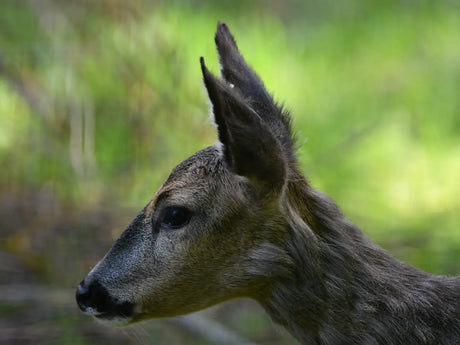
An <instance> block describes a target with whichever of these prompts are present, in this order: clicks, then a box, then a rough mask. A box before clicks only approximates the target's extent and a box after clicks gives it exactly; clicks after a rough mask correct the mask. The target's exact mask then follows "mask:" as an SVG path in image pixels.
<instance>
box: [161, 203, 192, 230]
mask: <svg viewBox="0 0 460 345" xmlns="http://www.w3.org/2000/svg"><path fill="white" fill-rule="evenodd" d="M190 218H192V212H191V211H189V210H188V209H186V208H185V207H179V206H171V207H167V208H165V210H164V211H163V218H162V220H161V226H162V227H164V228H167V229H179V228H181V227H183V226H185V225H187V223H188V222H189V221H190Z"/></svg>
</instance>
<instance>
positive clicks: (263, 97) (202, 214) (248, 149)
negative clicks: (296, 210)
mask: <svg viewBox="0 0 460 345" xmlns="http://www.w3.org/2000/svg"><path fill="white" fill-rule="evenodd" d="M215 41H216V45H217V50H218V53H219V56H220V64H221V67H222V69H221V74H222V79H219V78H216V77H215V76H214V75H212V74H211V72H209V70H208V69H207V68H206V65H205V63H204V59H203V58H201V59H200V62H201V69H202V73H203V79H204V84H205V86H206V89H207V91H208V95H209V98H210V100H211V103H212V110H213V113H214V118H215V122H216V124H217V130H218V137H219V142H218V143H217V144H215V145H214V146H210V147H208V148H205V149H203V150H201V151H199V152H197V153H196V154H194V155H193V156H191V157H190V158H188V159H186V160H185V161H183V162H182V163H180V164H179V165H178V166H177V167H176V168H175V169H174V170H173V171H172V173H171V175H170V176H169V178H168V179H167V180H166V182H165V183H164V184H163V185H162V186H161V187H160V189H159V190H158V191H157V192H156V194H155V196H154V197H153V199H152V200H151V201H150V202H149V203H148V204H147V205H146V206H145V208H144V209H143V210H142V211H141V212H140V213H139V215H138V216H137V217H136V218H135V219H134V220H133V222H132V223H131V224H130V225H129V227H128V228H127V229H126V230H125V231H124V233H123V234H122V235H121V237H120V238H119V239H118V240H117V241H116V243H115V244H114V246H113V248H112V249H110V251H109V252H108V253H107V254H106V255H105V257H104V258H103V259H102V260H101V261H100V262H99V263H98V264H97V265H96V266H95V267H94V268H93V269H92V271H91V272H90V273H89V274H88V276H87V277H86V278H85V279H84V280H83V281H82V282H81V283H80V285H79V286H78V289H77V295H76V297H77V302H78V305H79V307H80V308H81V309H82V310H83V311H84V312H85V313H87V314H89V315H93V316H95V317H96V318H98V319H100V320H105V321H111V322H116V323H122V324H124V323H130V322H133V321H138V320H142V319H146V318H155V317H171V316H176V315H180V314H185V313H189V312H193V311H196V310H199V309H203V308H206V307H209V306H211V305H214V304H217V303H220V302H223V301H226V300H229V299H233V298H237V297H251V298H255V299H258V300H263V299H265V298H266V297H267V296H268V295H269V294H270V293H271V289H272V286H273V284H274V283H273V282H274V278H276V277H283V276H286V275H289V274H290V269H291V266H292V259H291V257H290V256H289V255H287V253H286V252H285V251H284V250H282V249H281V247H282V243H284V242H285V240H286V233H287V229H288V220H287V218H288V217H287V214H288V213H289V212H290V211H289V210H288V209H286V207H287V206H286V202H285V200H284V199H285V194H286V192H285V191H286V188H287V181H288V179H289V178H292V171H293V170H292V166H293V165H295V164H296V160H295V155H294V150H293V144H292V139H291V132H290V128H289V127H290V126H289V117H288V115H287V114H286V113H285V112H283V110H282V109H281V108H279V107H278V106H277V105H276V104H275V103H274V102H273V100H272V98H271V97H270V95H269V94H268V92H267V91H266V90H265V88H264V86H263V84H262V82H261V81H260V79H259V78H258V76H257V75H256V74H255V73H254V72H253V71H252V69H251V68H249V67H248V65H247V64H246V62H245V60H244V59H243V57H242V56H241V55H240V53H239V51H238V48H237V46H236V43H235V40H234V39H233V37H232V35H231V33H230V31H229V29H228V27H227V26H226V24H224V23H219V24H218V28H217V33H216V36H215ZM296 178H298V176H296Z"/></svg>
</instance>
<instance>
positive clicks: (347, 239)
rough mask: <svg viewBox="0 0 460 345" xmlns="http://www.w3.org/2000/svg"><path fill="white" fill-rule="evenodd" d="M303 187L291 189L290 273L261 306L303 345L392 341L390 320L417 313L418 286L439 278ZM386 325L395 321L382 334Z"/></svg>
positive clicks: (319, 195) (288, 250)
mask: <svg viewBox="0 0 460 345" xmlns="http://www.w3.org/2000/svg"><path fill="white" fill-rule="evenodd" d="M295 188H298V186H297V187H295ZM301 188H302V190H290V191H288V193H291V195H294V197H293V198H292V199H291V200H290V201H289V202H288V203H287V204H288V206H287V211H286V212H287V213H289V217H288V218H289V224H288V226H287V228H288V235H287V237H288V240H287V241H286V242H285V243H284V248H283V249H284V251H285V252H287V253H288V255H289V256H290V257H291V258H292V266H291V267H289V271H290V274H285V275H284V276H283V277H282V278H280V279H278V281H277V282H276V284H275V285H274V287H273V289H272V290H271V294H270V295H269V297H268V298H267V299H265V300H264V301H261V304H262V306H263V307H264V308H265V309H266V311H267V312H268V314H269V315H270V316H271V318H272V319H273V320H274V321H275V322H277V323H278V324H280V325H282V326H284V327H285V328H287V329H288V331H290V333H291V334H293V335H294V336H295V337H296V338H297V339H298V340H299V341H300V342H301V343H302V344H351V343H353V344H361V343H362V344H364V343H386V340H388V339H391V336H393V337H395V336H397V335H395V334H393V333H391V329H392V327H391V323H392V322H394V321H397V320H404V317H406V316H410V313H409V312H408V311H407V310H406V309H407V308H408V306H410V305H411V304H413V301H410V299H411V298H413V296H414V295H413V293H412V292H413V291H414V286H417V285H419V286H421V284H423V282H424V281H427V280H429V279H431V278H430V277H432V276H431V275H429V274H427V273H425V272H422V271H420V270H418V269H416V268H413V267H411V266H409V265H406V264H405V263H402V262H400V261H398V260H397V259H394V258H393V257H391V256H390V255H389V254H388V253H386V252H385V251H384V250H382V249H381V248H380V247H378V246H377V245H376V244H374V243H373V242H372V241H371V240H370V239H368V238H367V237H366V236H365V235H364V234H363V233H362V232H361V231H360V230H359V229H358V228H357V227H356V226H354V225H353V224H352V223H351V222H350V221H348V220H347V219H346V218H345V217H344V216H343V215H342V213H341V212H340V211H339V210H338V208H337V206H336V205H335V204H334V203H333V202H332V200H330V199H329V198H328V197H326V196H324V195H322V194H320V193H319V192H317V191H315V190H313V189H312V188H311V187H309V186H308V185H307V184H305V185H303V186H301ZM435 285H436V284H435V283H434V284H433V289H434V286H435ZM424 288H425V290H427V289H426V287H424ZM428 290H429V289H428ZM456 291H457V295H459V293H458V289H457V290H456ZM423 298H425V300H424V301H425V302H426V303H427V304H429V303H430V300H429V298H428V297H427V296H424V297H423ZM395 315H396V316H395ZM398 317H399V319H398ZM381 320H384V321H385V322H387V323H388V324H387V325H386V327H387V328H386V329H385V328H384V330H385V332H382V333H379V327H381V326H382V325H383V324H384V321H381ZM366 328H368V331H365V329H366ZM393 328H397V327H393ZM387 330H389V331H387ZM421 333H423V331H422V332H421ZM379 337H381V338H379ZM421 337H422V338H420V339H424V338H423V337H425V335H423V334H422V335H421ZM363 339H364V340H363ZM366 339H367V340H366ZM385 339H386V340H385ZM414 339H416V337H415V336H414ZM420 339H419V340H420ZM416 341H417V340H416ZM390 343H392V342H390Z"/></svg>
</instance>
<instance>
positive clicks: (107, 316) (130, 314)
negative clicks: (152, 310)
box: [86, 303, 140, 327]
mask: <svg viewBox="0 0 460 345" xmlns="http://www.w3.org/2000/svg"><path fill="white" fill-rule="evenodd" d="M121 306H122V307H120V308H119V309H117V308H115V309H114V311H111V312H103V313H100V312H97V311H96V312H94V313H91V312H86V314H89V315H92V316H93V317H94V318H95V319H96V321H98V322H99V323H101V324H103V325H106V326H111V327H123V326H128V325H130V324H132V323H135V322H138V321H139V320H138V319H139V314H140V311H139V308H138V306H137V305H134V304H131V303H125V304H122V305H121Z"/></svg>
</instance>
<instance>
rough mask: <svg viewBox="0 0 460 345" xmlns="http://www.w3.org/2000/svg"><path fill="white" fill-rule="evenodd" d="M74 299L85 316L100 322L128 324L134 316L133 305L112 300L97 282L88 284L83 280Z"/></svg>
mask: <svg viewBox="0 0 460 345" xmlns="http://www.w3.org/2000/svg"><path fill="white" fill-rule="evenodd" d="M75 297H76V300H77V304H78V307H79V308H80V309H81V310H82V311H83V312H84V313H85V314H87V315H92V316H94V317H96V318H97V319H99V320H101V321H106V322H112V323H114V322H115V323H129V321H130V320H131V319H132V317H133V316H134V309H135V305H134V304H133V303H130V302H120V301H118V300H117V299H115V298H113V297H112V296H110V294H109V292H108V291H107V289H106V288H104V286H102V285H101V284H100V283H99V282H98V281H97V280H93V281H90V282H87V281H86V279H85V280H83V281H82V282H81V283H80V284H79V285H78V287H77V291H76V296H75Z"/></svg>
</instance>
